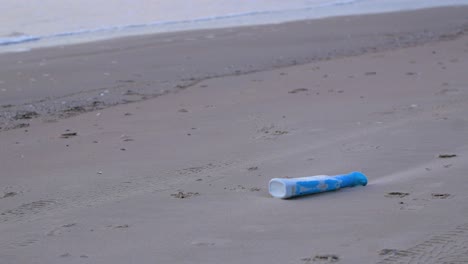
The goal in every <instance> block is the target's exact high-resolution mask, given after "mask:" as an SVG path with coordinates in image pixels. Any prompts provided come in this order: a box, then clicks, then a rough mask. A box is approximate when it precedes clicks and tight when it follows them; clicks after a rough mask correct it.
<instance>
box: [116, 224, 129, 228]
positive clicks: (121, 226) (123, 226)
mask: <svg viewBox="0 0 468 264" xmlns="http://www.w3.org/2000/svg"><path fill="white" fill-rule="evenodd" d="M128 227H129V225H127V224H125V225H118V226H116V227H114V228H128Z"/></svg>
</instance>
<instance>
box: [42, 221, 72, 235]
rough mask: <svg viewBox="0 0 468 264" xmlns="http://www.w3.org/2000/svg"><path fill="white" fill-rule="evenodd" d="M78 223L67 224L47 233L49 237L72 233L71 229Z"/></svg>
mask: <svg viewBox="0 0 468 264" xmlns="http://www.w3.org/2000/svg"><path fill="white" fill-rule="evenodd" d="M76 225H77V224H76V223H71V224H66V225H63V226H61V227H58V228H55V229H53V230H51V231H49V232H48V233H47V236H58V235H61V234H63V233H65V232H70V231H71V228H72V227H74V226H76Z"/></svg>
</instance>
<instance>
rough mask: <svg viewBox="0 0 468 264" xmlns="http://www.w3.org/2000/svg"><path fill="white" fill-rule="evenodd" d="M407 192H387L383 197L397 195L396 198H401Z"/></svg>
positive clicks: (406, 194)
mask: <svg viewBox="0 0 468 264" xmlns="http://www.w3.org/2000/svg"><path fill="white" fill-rule="evenodd" d="M408 195H409V193H404V192H389V193H387V194H386V195H385V197H392V198H393V197H397V198H403V197H405V196H408Z"/></svg>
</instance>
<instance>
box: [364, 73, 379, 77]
mask: <svg viewBox="0 0 468 264" xmlns="http://www.w3.org/2000/svg"><path fill="white" fill-rule="evenodd" d="M365 75H367V76H370V75H377V72H366V73H365Z"/></svg>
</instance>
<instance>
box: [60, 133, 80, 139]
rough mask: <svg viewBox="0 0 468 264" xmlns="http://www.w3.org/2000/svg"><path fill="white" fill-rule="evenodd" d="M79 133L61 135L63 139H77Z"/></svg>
mask: <svg viewBox="0 0 468 264" xmlns="http://www.w3.org/2000/svg"><path fill="white" fill-rule="evenodd" d="M77 135H78V133H76V132H69V133H63V134H61V135H60V137H61V138H70V137H75V136H77Z"/></svg>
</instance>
